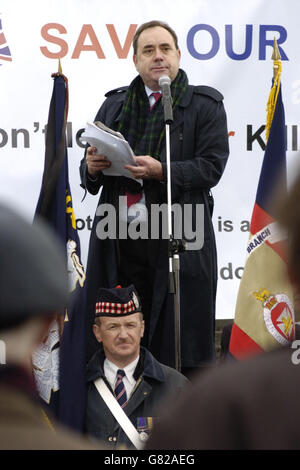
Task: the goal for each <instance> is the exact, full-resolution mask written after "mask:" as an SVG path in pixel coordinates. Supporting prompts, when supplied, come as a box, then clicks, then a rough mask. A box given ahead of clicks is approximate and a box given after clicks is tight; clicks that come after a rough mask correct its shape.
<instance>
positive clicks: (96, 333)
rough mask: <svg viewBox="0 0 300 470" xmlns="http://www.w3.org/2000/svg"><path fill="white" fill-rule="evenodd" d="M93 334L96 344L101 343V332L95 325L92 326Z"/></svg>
mask: <svg viewBox="0 0 300 470" xmlns="http://www.w3.org/2000/svg"><path fill="white" fill-rule="evenodd" d="M93 333H94V335H95V337H96V340H97V341H98V343H101V341H102V337H101V331H100V327H99V326H98V325H96V323H94V324H93Z"/></svg>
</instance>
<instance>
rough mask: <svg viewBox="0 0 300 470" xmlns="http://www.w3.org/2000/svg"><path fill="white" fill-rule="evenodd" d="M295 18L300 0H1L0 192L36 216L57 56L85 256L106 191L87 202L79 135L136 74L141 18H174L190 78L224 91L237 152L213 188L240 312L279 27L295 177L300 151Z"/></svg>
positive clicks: (226, 279) (222, 262)
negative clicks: (65, 86)
mask: <svg viewBox="0 0 300 470" xmlns="http://www.w3.org/2000/svg"><path fill="white" fill-rule="evenodd" d="M153 11H154V12H155V13H153ZM299 18H300V2H299V0H285V1H283V0H244V1H240V0H227V1H226V2H225V1H223V0H186V1H185V2H182V0H173V1H172V2H170V1H169V0H152V2H148V1H146V0H135V1H134V0H125V1H124V0H110V1H109V2H104V1H101V0H72V1H71V0H43V1H42V2H41V1H37V0H2V1H1V11H0V104H1V121H0V198H1V200H5V201H7V202H8V203H9V204H11V205H13V206H16V207H17V208H18V209H19V210H21V211H22V212H23V213H25V214H26V216H27V217H28V218H32V216H33V213H34V210H35V206H36V202H37V198H38V195H39V191H40V186H41V179H42V172H43V164H44V127H45V124H46V122H47V117H48V109H49V103H50V97H51V93H52V87H53V83H52V79H51V73H53V72H56V71H57V70H58V58H60V59H61V63H62V68H63V73H64V74H65V75H66V76H67V77H68V79H69V90H70V107H69V117H68V121H69V124H68V134H67V138H68V146H69V148H68V154H69V171H70V184H71V191H72V197H73V206H74V211H75V215H76V219H77V227H78V230H79V232H78V233H79V236H80V239H81V245H82V259H83V262H84V263H85V262H86V257H87V249H88V240H89V235H90V229H91V226H92V219H93V216H94V212H95V209H96V204H97V201H98V196H91V195H87V197H86V198H85V200H84V201H83V202H81V201H82V198H83V195H84V192H83V190H82V188H80V186H79V183H80V180H79V171H78V168H79V163H80V160H81V158H82V156H83V149H82V144H81V143H80V142H79V140H78V136H79V135H80V132H81V130H82V129H83V128H84V127H85V125H86V122H87V121H91V120H93V118H94V116H95V114H96V112H97V110H98V108H99V106H100V105H101V103H102V102H103V100H104V94H105V93H106V92H107V91H108V90H111V89H113V88H116V87H118V86H123V85H128V84H129V83H130V81H131V80H132V79H133V78H134V77H135V75H136V71H135V68H134V66H133V62H132V47H131V42H132V37H133V34H134V32H135V29H136V27H137V25H139V24H141V23H143V22H145V21H149V20H152V19H160V20H163V21H166V22H168V23H169V24H170V25H171V26H172V27H173V28H174V29H175V31H176V32H177V34H178V38H179V46H180V49H181V52H182V61H181V67H182V68H183V69H184V70H185V71H186V72H187V74H188V77H189V81H190V83H191V84H194V85H200V84H201V85H210V86H213V87H215V88H217V89H218V90H219V91H220V92H221V93H222V94H223V95H224V104H225V108H226V111H227V117H228V130H229V133H230V134H229V135H230V138H229V140H230V157H229V160H228V164H227V167H226V169H225V173H224V175H223V177H222V179H221V181H220V183H219V184H218V186H217V187H216V188H214V189H213V194H214V197H215V211H214V226H215V231H216V237H217V247H218V264H219V283H218V295H217V318H218V319H221V318H232V317H233V315H234V310H235V301H236V296H237V291H238V286H239V281H240V278H241V276H242V272H243V266H244V262H245V259H246V247H247V241H248V235H249V231H248V230H249V220H250V218H251V213H252V209H253V204H254V200H255V194H256V189H257V183H258V178H259V174H260V168H261V163H262V158H263V155H264V143H265V133H264V132H263V126H264V124H265V119H266V103H267V98H268V94H269V90H270V86H271V79H272V75H273V62H272V60H271V55H272V45H273V38H274V37H276V38H277V41H278V45H279V47H280V52H281V56H282V87H283V101H284V105H285V112H286V124H287V158H288V170H289V177H290V178H291V176H292V175H293V173H294V165H295V163H296V160H297V157H298V114H299V103H300V77H299V63H300V61H299V47H298V44H299V36H300V30H299V24H298V23H299ZM1 28H2V29H1ZM195 295H197V294H196V293H195Z"/></svg>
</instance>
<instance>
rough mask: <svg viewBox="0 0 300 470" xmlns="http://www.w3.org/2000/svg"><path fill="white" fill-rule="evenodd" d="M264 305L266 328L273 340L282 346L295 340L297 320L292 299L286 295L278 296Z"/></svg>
mask: <svg viewBox="0 0 300 470" xmlns="http://www.w3.org/2000/svg"><path fill="white" fill-rule="evenodd" d="M271 301H272V303H271V305H272V306H271V308H270V299H268V301H267V302H264V304H263V307H264V308H263V315H264V320H265V324H266V327H267V329H268V331H269V333H270V334H271V335H272V336H273V338H275V339H276V341H278V343H280V344H282V345H287V344H289V343H291V342H292V341H293V340H294V336H295V318H294V309H293V306H292V303H291V302H290V299H289V298H288V296H287V295H285V294H276V295H273V296H272V299H271Z"/></svg>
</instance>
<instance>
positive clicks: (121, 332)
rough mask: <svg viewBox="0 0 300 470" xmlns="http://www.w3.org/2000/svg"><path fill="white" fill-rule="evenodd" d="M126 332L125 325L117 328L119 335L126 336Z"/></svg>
mask: <svg viewBox="0 0 300 470" xmlns="http://www.w3.org/2000/svg"><path fill="white" fill-rule="evenodd" d="M127 334H128V331H127V328H126V327H125V326H121V327H120V330H119V337H120V338H126V336H127Z"/></svg>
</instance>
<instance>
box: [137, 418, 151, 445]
mask: <svg viewBox="0 0 300 470" xmlns="http://www.w3.org/2000/svg"><path fill="white" fill-rule="evenodd" d="M152 426H153V420H152V417H151V416H150V417H147V418H145V417H143V416H141V417H138V418H137V431H138V433H139V435H140V439H141V441H143V442H146V441H147V439H148V438H149V435H150V432H151V430H152Z"/></svg>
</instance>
